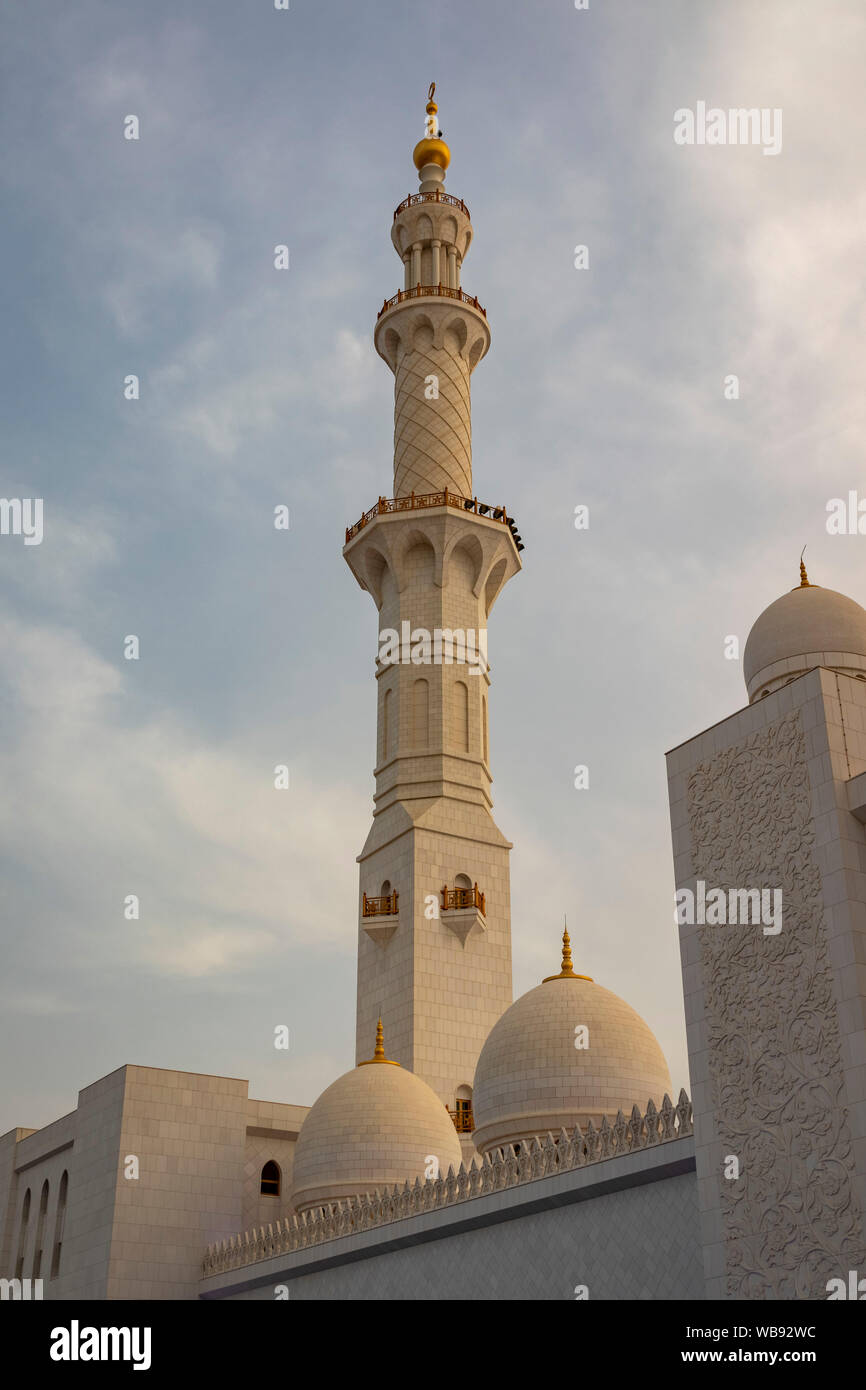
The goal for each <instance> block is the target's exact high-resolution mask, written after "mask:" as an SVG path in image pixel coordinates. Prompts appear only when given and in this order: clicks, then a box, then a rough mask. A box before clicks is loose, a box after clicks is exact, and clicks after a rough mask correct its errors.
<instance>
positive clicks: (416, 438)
mask: <svg viewBox="0 0 866 1390" xmlns="http://www.w3.org/2000/svg"><path fill="white" fill-rule="evenodd" d="M431 91H432V87H431ZM437 110H438V108H437V106H436V103H435V102H434V101H433V99H432V96H431V98H430V100H429V101H428V103H427V126H426V131H427V133H426V135H425V138H424V139H423V140H421V141H420V142H419V143H418V144H417V145H416V147H415V150H414V155H413V158H414V161H415V167H416V168H417V169H418V171H419V177H420V186H419V190H418V192H417V193H410V195H409V196H408V198H405V199H404V200H403V202H402V203H401V204H400V206H399V207H398V208H397V210H396V211H395V213H394V222H393V225H392V228H391V240H392V242H393V243H394V249H395V250H396V252H397V254H398V256H399V257H400V259H401V260H402V262H403V286H402V289H400V290H398V292H397V294H395V295H394V296H393V297H392V298H391V299H387V300H386V301H385V303H384V305H383V307H382V309H381V311H380V313H379V318H378V322H377V324H376V332H375V337H374V341H375V344H376V351H377V352H378V353H379V356H380V357H382V358H384V360H385V361H386V362H387V363H388V366H389V367H390V368H391V371H392V372H393V373H394V496H395V497H405V496H408V495H410V494H411V493H413V492H415V493H420V494H424V493H429V492H438V491H440V490H441V489H443V488H448V489H450V490H452V491H454V492H457V493H461V494H462V495H463V496H466V497H470V496H471V495H472V413H471V407H470V398H469V378H470V376H471V375H472V372H473V370H474V369H475V367H476V365H477V364H478V363H479V362H480V361H481V358H482V357H483V356H484V354H485V353H486V352H487V349H488V348H489V346H490V329H489V327H488V324H487V315H486V314H485V312H484V310H483V309H482V308H481V306H480V305H479V303H478V299H477V297H473V296H470V295H469V294H467V293H466V292H465V291H464V290H463V289H462V288H461V284H460V279H461V271H462V267H463V261H464V259H465V257H466V254H467V252H468V250H469V246H470V244H471V241H472V223H471V222H470V220H469V209H468V208H467V206H466V204H465V203H464V202H463V200H462V198H455V197H454V196H453V195H452V194H450V193H446V192H445V171H446V169H447V168H448V164H449V162H450V158H451V156H450V151H449V149H448V146H447V145H446V144H445V141H444V140H442V139H441V137H440V135H439V127H438V117H437Z"/></svg>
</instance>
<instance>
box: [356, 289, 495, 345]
mask: <svg viewBox="0 0 866 1390" xmlns="http://www.w3.org/2000/svg"><path fill="white" fill-rule="evenodd" d="M429 295H433V296H435V297H436V298H442V299H459V300H460V303H461V304H468V305H469V307H470V308H471V309H475V310H477V312H478V313H479V314H481V315H482V317H483V318H485V319H486V318H487V310H486V309H483V308H482V307H481V305H480V304H479V303H478V295H477V294H476V295H471V294H467V293H466V291H465V290H452V289H451V288H450V287H449V286H448V285H416V286H415V287H414V289H411V290H398V291H397V293H396V294H395V295H392V296H391V298H390V299H386V300H385V302H384V304H383V305H382V307H381V309H380V310H379V312H378V314H377V315H376V322H377V323H378V321H379V319H380V318H381V317H382V315H383V314H385V313H387V311H388V310H389V309H393V308H394V306H395V305H396V304H402V303H403V302H404V301H405V300H407V299H423V298H424V297H425V296H429ZM488 341H489V339H488Z"/></svg>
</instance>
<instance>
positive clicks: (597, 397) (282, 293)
mask: <svg viewBox="0 0 866 1390" xmlns="http://www.w3.org/2000/svg"><path fill="white" fill-rule="evenodd" d="M864 50H866V11H864V9H863V6H862V3H860V0H828V3H826V4H824V5H822V6H821V7H820V19H819V16H818V12H817V11H816V9H815V6H814V5H813V4H811V3H809V4H807V3H803V0H762V3H761V4H760V6H756V5H755V4H754V3H752V0H731V3H729V4H727V5H725V6H715V5H703V4H702V5H695V4H694V0H662V3H659V4H657V5H652V6H650V5H646V4H645V3H643V0H640V2H638V0H635V2H634V3H628V2H626V0H623V2H622V3H604V2H603V0H590V9H589V10H588V11H576V10H575V9H574V7H573V4H571V3H568V0H558V3H547V0H545V2H544V3H525V4H523V3H514V0H507V3H502V0H498V3H495V4H494V3H489V2H488V0H479V2H478V3H476V4H474V5H472V6H466V5H463V4H459V3H454V2H453V0H444V2H443V3H440V4H438V5H436V6H429V5H422V4H416V3H390V0H389V2H386V3H369V4H366V5H359V4H357V3H351V4H350V3H348V0H315V3H314V0H291V9H290V10H289V11H288V12H287V13H286V12H276V11H275V10H274V9H273V7H272V5H270V6H269V4H268V3H267V0H255V2H254V0H247V2H246V3H244V4H236V3H229V0H208V3H207V4H205V3H204V2H203V0H190V3H188V4H186V5H184V6H177V5H174V4H167V3H163V0H150V2H149V3H148V5H147V6H141V5H137V4H132V3H128V0H110V3H93V2H92V0H79V3H77V4H76V5H75V6H62V7H61V6H57V5H53V4H48V3H46V2H45V0H31V3H29V4H28V5H27V6H19V5H7V6H5V7H4V9H3V16H2V45H0V64H2V82H0V88H2V98H0V101H2V105H0V125H2V133H3V148H4V157H3V162H2V164H3V167H2V173H0V180H2V183H0V189H2V199H3V209H4V214H3V227H4V236H3V245H4V266H5V270H6V276H5V277H4V280H5V285H4V289H3V303H2V307H3V333H2V353H3V361H2V372H0V391H2V415H3V422H4V425H3V427H4V435H5V438H4V448H3V452H2V465H0V469H2V472H0V492H2V495H3V496H5V497H16V496H19V497H32V496H39V497H42V498H44V506H45V537H44V541H43V543H42V545H40V546H30V547H24V546H23V544H22V543H21V539H20V538H15V537H2V538H0V710H2V729H3V736H2V741H0V779H2V786H3V795H2V797H0V861H2V863H0V870H2V879H0V882H2V887H0V909H2V931H3V942H2V950H3V966H4V968H3V972H2V984H0V1002H2V1023H0V1029H2V1031H0V1046H2V1053H3V1056H4V1058H5V1060H6V1066H5V1067H4V1069H3V1081H2V1086H0V1131H2V1130H5V1129H8V1128H10V1127H12V1126H13V1125H18V1124H21V1125H40V1124H43V1123H45V1122H47V1121H49V1120H50V1119H52V1118H54V1117H55V1116H56V1115H58V1114H62V1113H64V1112H65V1111H67V1110H69V1109H71V1108H72V1106H73V1105H74V1102H75V1096H76V1093H77V1090H78V1088H79V1087H81V1086H83V1085H86V1084H88V1083H89V1082H91V1081H93V1080H95V1079H96V1078H97V1077H99V1076H101V1075H103V1074H105V1073H106V1072H108V1071H110V1070H113V1069H114V1068H115V1067H117V1066H118V1065H120V1064H121V1063H123V1062H127V1061H129V1062H139V1063H142V1064H149V1065H154V1066H164V1067H174V1068H178V1069H185V1070H191V1071H205V1072H217V1073H223V1074H228V1075H234V1076H244V1077H249V1078H250V1080H251V1083H252V1085H251V1089H252V1092H253V1094H255V1095H259V1096H263V1097H265V1098H269V1099H279V1100H286V1101H292V1102H297V1103H307V1104H309V1103H311V1102H312V1101H313V1100H314V1099H315V1097H316V1095H317V1094H318V1092H319V1091H320V1090H321V1089H322V1088H323V1087H324V1086H325V1085H327V1084H328V1083H329V1082H330V1081H331V1080H332V1079H333V1078H334V1077H335V1076H336V1075H337V1074H339V1073H340V1072H341V1071H343V1070H345V1069H346V1068H347V1067H348V1066H350V1065H351V1063H352V1060H353V1040H354V1004H355V1000H354V988H355V983H354V954H355V938H356V931H357V919H356V894H357V866H356V864H355V855H356V854H357V853H358V852H359V850H360V848H361V846H362V844H363V842H364V839H365V836H366V833H367V829H368V826H369V819H370V812H371V808H372V802H371V795H372V765H373V757H374V748H375V727H374V725H375V690H374V680H373V658H374V654H375V649H376V615H375V611H374V609H373V606H372V604H371V602H370V599H369V597H368V596H367V595H364V594H362V593H361V591H360V590H359V589H358V588H357V586H356V584H355V582H354V580H353V579H352V577H351V575H350V574H349V572H348V570H347V569H346V567H345V565H344V563H343V561H342V559H341V557H340V549H341V545H342V540H343V530H344V527H345V525H346V524H347V523H348V522H350V521H353V520H355V519H356V518H357V516H358V515H359V514H360V513H361V511H362V510H364V509H365V508H366V507H368V506H369V505H371V503H372V502H373V501H375V498H376V497H377V496H378V495H379V493H380V492H387V491H388V488H389V484H390V479H391V433H392V400H393V396H392V392H393V379H392V377H391V375H390V373H389V372H388V370H387V368H386V367H385V366H384V364H383V363H382V362H381V361H380V360H379V359H378V357H377V356H376V354H375V352H374V350H373V346H372V327H373V323H374V320H375V314H376V310H377V309H378V307H379V305H380V304H381V302H382V300H383V299H384V298H385V296H386V295H390V294H392V293H394V291H395V290H396V289H397V288H398V286H399V285H400V283H401V274H402V268H401V266H400V263H399V261H398V259H397V257H396V256H395V254H394V251H393V248H392V246H391V243H390V238H389V231H390V225H391V216H392V212H393V209H394V207H395V206H396V205H397V203H398V202H400V201H401V199H402V198H403V197H404V196H405V195H406V194H407V193H408V192H410V191H412V190H414V188H415V186H416V184H415V173H414V169H413V166H412V163H411V150H412V147H413V145H414V144H415V142H416V140H417V139H418V138H419V136H420V134H421V127H422V124H423V104H424V100H425V98H426V92H427V86H428V83H429V82H430V81H431V80H434V79H435V80H436V82H437V84H438V85H437V97H438V99H439V101H440V120H441V123H442V127H443V130H444V132H445V135H446V137H447V139H448V140H449V143H450V145H451V148H452V164H451V168H450V170H449V173H448V189H449V191H451V192H454V193H457V194H459V195H460V196H462V197H464V198H465V199H466V201H467V202H468V204H469V206H470V209H471V211H472V218H473V224H474V229H475V239H474V242H473V248H472V252H471V255H470V256H469V258H468V260H467V263H466V266H465V268H464V275H463V283H464V287H465V288H467V289H468V290H469V291H470V292H471V293H473V294H475V293H477V294H478V296H479V299H480V300H481V302H482V303H483V304H484V305H485V306H486V307H487V310H488V313H489V316H490V322H491V326H492V331H493V346H492V349H491V352H490V354H489V356H488V358H487V359H486V360H485V361H484V362H483V364H482V365H481V366H480V368H479V369H478V371H477V372H476V373H475V375H474V377H473V425H474V438H473V445H474V451H473V452H474V478H475V486H476V490H477V492H478V494H479V496H482V497H490V498H493V499H496V500H499V499H504V500H505V501H506V502H507V504H508V506H509V509H510V510H511V511H512V512H513V513H514V515H515V516H516V517H517V520H518V523H519V525H520V529H521V533H522V535H523V538H524V541H525V543H526V551H525V553H524V556H523V559H524V572H523V574H522V575H521V576H520V577H519V578H518V579H516V580H515V581H514V582H513V583H512V584H511V585H509V588H508V590H507V592H506V594H505V595H504V596H503V598H502V599H501V600H500V602H499V604H498V605H497V607H496V610H495V612H494V615H493V618H492V620H491V626H490V659H491V664H492V680H493V689H492V696H491V706H490V711H491V753H492V759H493V770H494V775H495V785H494V795H495V798H496V807H495V814H496V818H497V822H498V824H499V825H500V826H501V827H502V829H503V831H504V832H505V833H506V834H507V835H508V836H509V838H511V839H512V840H513V841H514V843H515V849H514V851H513V855H512V889H513V904H512V905H513V940H514V957H515V994H519V993H522V992H523V991H525V990H526V989H528V988H530V987H531V986H533V985H534V984H535V983H537V981H538V979H539V978H540V977H541V976H542V975H543V974H545V973H549V971H550V969H551V967H552V965H553V964H555V961H556V956H557V944H558V937H559V933H560V931H561V921H562V914H563V912H567V913H568V918H569V924H570V927H571V928H572V934H573V938H574V944H575V960H576V963H577V966H578V968H579V969H582V970H584V971H585V972H586V973H588V974H591V975H593V976H594V977H595V978H596V979H597V980H599V981H600V982H601V983H603V984H604V985H606V986H607V987H609V988H611V989H613V990H614V991H616V992H617V993H618V994H621V995H622V996H623V997H624V998H626V999H627V1000H628V1001H629V1002H630V1003H631V1004H633V1005H634V1006H635V1007H636V1008H637V1009H638V1010H639V1012H640V1013H642V1014H643V1015H644V1017H645V1018H646V1019H647V1020H648V1022H649V1023H650V1024H651V1026H652V1027H653V1029H654V1030H655V1032H656V1033H657V1035H658V1037H659V1039H660V1041H661V1042H662V1045H663V1047H664V1048H665V1051H666V1053H667V1055H668V1057H669V1060H670V1064H671V1071H672V1075H673V1079H674V1083H675V1085H676V1086H679V1085H680V1084H688V1073H687V1063H686V1055H685V1045H684V1025H683V1016H682V1004H681V991H680V974H679V958H678V949H677V939H676V930H675V927H674V925H673V909H672V887H673V880H672V866H671V856H670V843H669V829H668V813H667V799H666V789H665V769H664V758H663V754H664V752H665V750H666V749H667V748H669V747H671V746H672V745H674V744H676V743H679V742H681V741H682V740H683V739H685V738H687V737H689V736H690V735H692V734H694V733H695V732H697V731H699V730H700V729H703V728H705V727H706V726H707V725H709V724H711V723H713V722H715V721H716V720H718V719H720V718H723V717H725V716H726V715H727V714H728V713H730V712H732V711H733V710H734V709H736V708H738V707H740V706H741V705H742V704H744V703H745V694H744V689H743V685H742V674H741V668H740V664H739V663H738V662H731V661H727V660H725V658H724V639H725V637H726V636H727V635H728V634H737V635H739V637H740V641H741V644H744V643H745V638H746V636H747V634H748V630H749V627H750V625H751V623H752V622H753V621H754V619H755V617H756V616H757V614H758V613H759V612H760V611H761V610H762V609H763V608H764V607H765V606H766V605H767V604H768V603H769V602H771V601H772V600H773V599H775V598H776V597H778V596H779V594H780V593H782V592H783V591H784V590H786V589H788V588H790V587H791V586H792V585H793V584H794V583H795V582H796V579H797V560H798V557H799V552H800V548H801V547H802V545H803V544H804V543H808V546H809V549H808V551H807V559H808V561H809V568H810V575H811V577H812V578H813V579H814V580H815V581H816V582H818V583H821V584H824V585H827V586H828V587H831V588H838V589H840V590H842V591H843V592H846V593H849V594H851V596H852V597H854V598H856V599H858V600H859V601H863V600H864V599H866V585H864V582H863V565H862V549H863V546H864V545H866V541H864V539H863V538H862V537H859V536H858V537H831V536H829V535H828V534H827V531H826V527H825V517H826V503H827V500H828V499H829V498H831V497H835V496H845V495H846V494H847V492H848V490H849V489H850V488H857V487H860V488H861V491H862V492H863V493H864V495H866V477H864V470H863V467H862V461H863V439H864V414H866V407H864V392H863V387H862V375H863V369H862V364H863V347H862V345H863V336H864V263H863V255H862V247H863V241H864V231H866V189H864V179H863V155H862V151H863V148H864V145H866V98H864V93H863V83H862V70H863V56H864ZM699 100H705V101H706V102H707V103H708V104H709V105H718V106H721V107H724V108H727V107H729V106H749V107H751V106H755V107H768V108H776V107H778V108H781V110H782V112H783V147H782V151H781V153H780V154H779V155H778V156H776V157H766V156H764V155H762V153H761V150H760V149H759V148H754V147H730V146H728V147H706V146H705V147H698V146H693V147H681V146H678V145H676V144H675V143H674V140H673V127H674V121H673V114H674V111H675V110H677V109H678V108H681V107H694V105H695V104H696V102H697V101H699ZM128 113H135V114H137V115H138V116H139V118H140V123H141V138H140V140H139V141H137V142H133V141H126V140H124V139H123V119H124V116H125V115H127V114H128ZM277 243H286V244H287V245H288V246H289V247H290V251H291V269H290V271H289V272H287V273H282V274H281V273H278V272H276V271H275V270H274V268H273V247H274V245H275V244H277ZM579 243H580V244H586V245H587V246H588V247H589V252H590V266H589V269H588V270H584V271H578V270H576V269H575V268H574V264H573V261H574V247H575V245H576V244H579ZM128 373H135V374H137V375H139V377H140V380H141V399H140V400H139V401H137V402H130V401H126V400H124V396H123V379H124V377H125V376H126V375H127V374H128ZM729 373H736V374H737V375H738V376H739V379H740V392H741V394H740V399H739V400H737V401H729V400H726V399H725V396H724V391H723V385H724V378H725V376H726V375H727V374H729ZM280 502H284V503H286V504H287V505H288V506H289V507H290V508H291V514H292V527H291V530H290V531H289V532H288V533H283V532H276V531H275V530H274V529H273V525H272V515H273V508H274V506H275V505H276V504H278V503H280ZM579 503H586V504H588V505H589V507H590V509H591V525H590V529H589V531H587V532H576V531H575V529H574V526H573V515H574V508H575V506H576V505H577V504H579ZM129 633H135V634H137V635H138V636H139V638H140V642H141V659H140V660H139V661H138V662H127V661H125V660H124V659H123V639H124V637H125V636H126V635H127V634H129ZM278 762H285V763H288V764H289V766H290V768H291V778H292V789H291V791H290V792H289V793H287V794H278V793H275V792H274V790H273V781H272V778H273V771H272V770H273V767H274V764H275V763H278ZM577 763H586V764H588V766H589V768H590V790H589V791H588V792H577V791H575V790H574V788H573V778H572V769H573V768H574V766H575V764H577ZM129 893H136V894H138V895H139V896H140V899H141V904H142V911H141V918H140V920H139V921H138V922H127V921H126V920H125V919H124V916H123V900H124V897H125V896H126V895H127V894H129ZM277 1023H285V1024H287V1025H288V1027H289V1028H290V1030H291V1035H292V1048H291V1051H290V1052H289V1053H288V1054H285V1053H275V1051H274V1048H273V1046H272V1038H273V1027H274V1025H275V1024H277Z"/></svg>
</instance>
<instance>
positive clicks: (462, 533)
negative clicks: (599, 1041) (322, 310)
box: [343, 86, 523, 1132]
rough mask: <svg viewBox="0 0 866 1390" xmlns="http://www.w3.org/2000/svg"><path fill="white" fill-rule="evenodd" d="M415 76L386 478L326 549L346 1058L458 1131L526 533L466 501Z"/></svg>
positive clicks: (470, 362) (455, 289) (490, 917)
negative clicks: (359, 774) (346, 722)
mask: <svg viewBox="0 0 866 1390" xmlns="http://www.w3.org/2000/svg"><path fill="white" fill-rule="evenodd" d="M433 92H434V87H433V86H431V88H430V93H429V100H428V104H427V122H426V126H425V138H424V139H422V140H421V141H420V143H419V144H418V145H417V146H416V147H415V151H414V161H415V166H416V168H417V169H418V170H419V174H420V187H419V191H418V192H417V193H413V194H410V195H409V197H407V198H405V199H404V200H403V202H402V203H401V204H400V206H399V207H398V208H397V210H396V212H395V213H394V218H393V225H392V229H391V240H392V241H393V243H394V247H395V249H396V251H397V254H398V255H399V256H400V259H401V260H402V262H403V265H404V285H403V288H402V289H401V290H400V291H399V292H398V293H397V294H396V295H394V296H393V298H391V299H388V300H386V301H385V303H384V304H383V306H382V308H381V310H380V311H379V316H378V320H377V323H376V329H375V336H374V342H375V345H376V350H377V351H378V353H379V355H380V356H381V357H383V358H384V360H385V361H386V362H387V364H388V366H389V367H390V368H391V370H392V372H393V373H394V377H395V387H394V483H393V488H392V496H391V497H390V498H386V497H380V498H379V499H378V501H377V502H376V503H375V505H374V506H373V507H372V508H371V509H370V511H368V512H365V514H364V515H363V516H362V517H361V519H360V521H359V522H358V523H357V524H356V525H355V526H352V527H350V528H349V530H347V532H346V545H345V549H344V551H343V554H344V555H345V558H346V561H347V563H348V565H349V567H350V569H351V570H352V573H353V574H354V576H355V578H356V579H357V581H358V583H359V584H360V586H361V588H362V589H366V590H367V591H368V592H369V593H370V594H371V595H372V597H373V600H374V602H375V604H376V607H377V609H378V611H379V643H378V649H377V656H376V680H377V683H378V744H377V757H376V768H375V777H376V790H375V795H374V801H375V809H374V813H373V825H372V828H371V830H370V833H369V835H368V837H367V842H366V844H365V845H364V848H363V851H362V852H361V854H360V856H359V860H358V862H359V864H360V866H361V868H360V885H359V887H360V892H359V909H358V910H359V930H358V1015H357V1056H358V1060H361V1059H362V1058H363V1057H364V1056H365V1054H366V1052H367V1049H368V1048H369V1038H370V1036H371V1035H372V1033H373V1031H374V1029H375V1027H376V1019H377V1017H378V1015H379V1013H380V1012H381V1013H382V1015H383V1017H384V1019H385V1023H386V1026H387V1030H388V1037H389V1039H390V1043H389V1047H390V1051H391V1055H392V1056H393V1057H394V1058H395V1059H397V1060H399V1062H400V1063H401V1064H402V1065H403V1066H405V1067H408V1068H410V1069H411V1070H412V1071H414V1072H416V1073H417V1074H418V1075H419V1076H421V1077H422V1078H423V1079H424V1080H425V1081H426V1082H427V1083H428V1084H429V1085H430V1086H431V1087H432V1088H433V1089H434V1090H435V1091H436V1092H437V1093H438V1095H439V1096H440V1097H441V1099H442V1100H443V1101H444V1102H445V1104H446V1105H447V1106H448V1107H449V1109H450V1110H452V1111H453V1112H454V1113H455V1120H456V1122H457V1123H458V1128H461V1129H462V1130H464V1131H467V1132H468V1130H469V1129H470V1128H471V1123H470V1119H469V1115H470V1111H471V1088H472V1084H473V1078H474V1074H475V1064H476V1061H477V1059H478V1054H479V1052H480V1050H481V1046H482V1044H483V1042H484V1040H485V1038H486V1037H487V1034H488V1033H489V1031H490V1029H491V1028H492V1026H493V1024H494V1023H495V1022H496V1020H497V1019H498V1018H499V1017H500V1015H501V1014H502V1012H503V1010H504V1009H506V1008H507V1007H508V1005H509V1004H510V1003H511V998H512V991H511V923H510V891H509V871H508V853H509V850H510V848H511V845H510V844H509V842H508V841H507V840H506V839H505V837H504V836H503V835H502V833H501V831H500V830H499V829H498V828H497V826H496V824H495V823H494V820H493V817H492V815H491V806H492V801H491V795H490V783H491V775H490V756H489V747H488V743H489V736H488V694H489V687H490V674H489V669H488V667H487V661H486V653H487V642H486V636H487V633H486V629H487V618H488V615H489V613H490V610H491V608H492V607H493V604H494V602H495V600H496V598H497V596H498V595H499V593H500V592H501V590H502V588H503V586H504V584H505V583H506V581H507V580H508V579H510V578H511V576H512V575H513V574H516V573H517V571H518V570H519V569H520V567H521V564H520V554H519V552H520V551H521V550H522V549H523V545H522V543H521V541H520V537H519V535H517V528H516V527H515V525H514V522H513V520H512V518H511V517H510V516H509V515H508V513H507V511H506V508H505V506H504V505H502V504H500V503H484V502H482V501H479V500H478V498H477V497H476V496H475V495H474V494H473V489H472V452H471V416H470V402H469V378H470V375H471V373H472V371H473V369H474V368H475V366H476V364H477V363H478V362H479V361H480V360H481V358H482V357H483V356H484V354H485V353H486V352H487V349H488V347H489V346H490V329H489V327H488V323H487V315H486V313H485V311H484V310H483V309H482V308H481V306H480V305H479V303H478V300H477V298H474V297H472V296H470V295H469V294H467V293H466V292H465V291H464V290H463V289H462V288H461V285H460V275H461V269H462V265H463V259H464V257H465V256H466V253H467V251H468V249H469V245H470V243H471V240H472V224H471V223H470V220H469V210H468V208H467V207H466V204H465V203H464V202H463V201H462V200H461V199H460V198H455V197H454V196H453V195H451V194H448V193H446V192H445V189H444V184H445V171H446V169H447V167H448V164H449V162H450V157H451V156H450V151H449V149H448V146H447V145H446V144H445V142H444V140H443V139H442V137H441V133H440V131H439V126H438V119H437V106H436V103H435V102H434V100H433Z"/></svg>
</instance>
